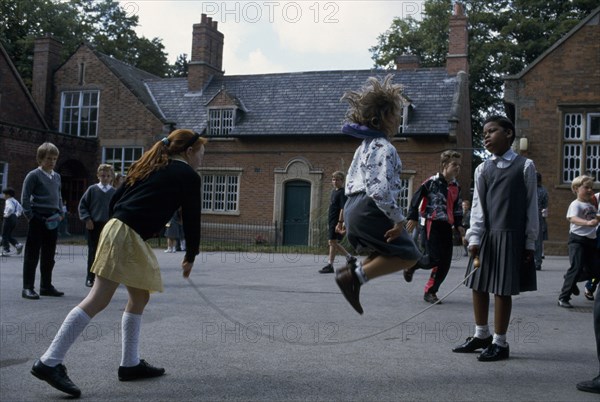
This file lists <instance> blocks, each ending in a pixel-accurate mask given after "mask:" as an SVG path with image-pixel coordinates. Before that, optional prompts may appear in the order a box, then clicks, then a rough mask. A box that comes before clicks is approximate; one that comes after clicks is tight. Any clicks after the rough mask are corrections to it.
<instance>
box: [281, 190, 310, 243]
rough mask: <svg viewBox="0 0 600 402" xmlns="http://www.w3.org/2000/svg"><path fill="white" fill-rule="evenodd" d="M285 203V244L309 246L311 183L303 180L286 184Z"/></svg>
mask: <svg viewBox="0 0 600 402" xmlns="http://www.w3.org/2000/svg"><path fill="white" fill-rule="evenodd" d="M283 202H284V207H283V244H284V245H308V228H309V222H310V183H308V182H306V181H302V180H292V181H288V182H287V183H285V190H284V201H283Z"/></svg>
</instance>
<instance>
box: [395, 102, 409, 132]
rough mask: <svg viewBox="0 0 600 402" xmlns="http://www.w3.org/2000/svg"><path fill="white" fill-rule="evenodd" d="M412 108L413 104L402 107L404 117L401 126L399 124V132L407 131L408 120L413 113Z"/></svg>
mask: <svg viewBox="0 0 600 402" xmlns="http://www.w3.org/2000/svg"><path fill="white" fill-rule="evenodd" d="M411 108H412V105H411V104H408V105H405V106H403V107H402V119H401V121H400V126H398V132H397V134H402V133H404V132H405V131H406V129H407V128H408V120H409V116H410V114H411V112H410V111H411Z"/></svg>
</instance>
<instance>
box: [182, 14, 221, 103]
mask: <svg viewBox="0 0 600 402" xmlns="http://www.w3.org/2000/svg"><path fill="white" fill-rule="evenodd" d="M215 75H217V76H221V75H223V34H222V33H221V32H219V31H218V30H217V21H213V20H212V18H210V17H207V16H206V14H202V20H201V22H200V23H199V24H194V27H193V32H192V58H191V60H190V63H189V66H188V90H189V91H201V90H202V89H203V88H204V87H205V86H206V84H208V83H209V82H210V80H211V78H212V77H213V76H215Z"/></svg>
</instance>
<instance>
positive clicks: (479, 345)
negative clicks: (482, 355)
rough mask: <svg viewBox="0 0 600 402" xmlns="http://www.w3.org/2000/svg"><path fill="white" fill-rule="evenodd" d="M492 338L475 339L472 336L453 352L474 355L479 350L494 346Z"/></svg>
mask: <svg viewBox="0 0 600 402" xmlns="http://www.w3.org/2000/svg"><path fill="white" fill-rule="evenodd" d="M492 339H493V338H492V336H491V335H490V336H488V337H487V338H475V337H474V336H470V337H468V338H467V340H466V342H465V343H463V344H462V345H458V346H457V347H455V348H454V349H452V351H453V352H454V353H473V352H475V351H477V350H478V349H485V348H487V347H488V346H490V345H491V344H492Z"/></svg>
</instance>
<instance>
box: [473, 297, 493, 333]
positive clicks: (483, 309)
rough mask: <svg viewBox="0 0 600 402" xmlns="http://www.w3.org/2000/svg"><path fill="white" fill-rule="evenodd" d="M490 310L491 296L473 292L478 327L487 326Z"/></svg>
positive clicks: (474, 311)
mask: <svg viewBox="0 0 600 402" xmlns="http://www.w3.org/2000/svg"><path fill="white" fill-rule="evenodd" d="M489 308H490V294H489V293H487V292H479V291H477V290H473V313H474V315H475V324H476V325H487V323H488V310H489Z"/></svg>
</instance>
